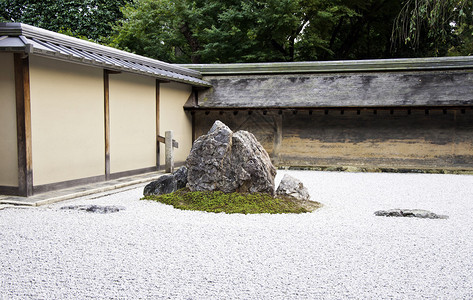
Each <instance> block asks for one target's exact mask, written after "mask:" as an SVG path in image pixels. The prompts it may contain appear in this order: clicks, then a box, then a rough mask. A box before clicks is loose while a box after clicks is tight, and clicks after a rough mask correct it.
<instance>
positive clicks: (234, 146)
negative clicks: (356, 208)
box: [143, 121, 320, 208]
mask: <svg viewBox="0 0 473 300" xmlns="http://www.w3.org/2000/svg"><path fill="white" fill-rule="evenodd" d="M275 176H276V168H275V167H274V166H273V164H272V163H271V159H270V157H269V155H268V153H267V152H266V150H265V149H264V148H263V147H262V146H261V144H260V143H259V142H258V141H257V140H256V138H255V137H254V135H253V134H251V133H249V132H247V131H243V130H240V131H237V132H233V131H232V130H230V128H229V127H228V126H226V125H225V124H223V123H222V122H220V121H216V122H215V123H214V124H213V126H212V128H211V129H210V130H209V132H208V133H207V134H206V135H203V136H201V137H199V138H198V139H197V140H196V141H195V142H194V144H193V146H192V149H191V152H190V154H189V156H188V157H187V159H186V162H185V166H183V167H181V168H179V169H178V170H177V171H176V172H174V173H172V174H166V175H163V176H161V177H160V178H159V179H158V180H156V181H153V182H151V183H149V184H148V185H146V186H145V188H144V192H143V194H144V195H145V196H149V195H163V194H168V193H172V192H175V191H177V190H179V189H182V188H184V187H187V188H188V189H189V191H191V192H194V191H208V192H216V191H220V192H223V193H235V192H236V193H241V194H255V193H264V194H268V195H271V196H272V197H286V198H288V197H289V198H291V199H294V200H297V201H301V202H313V201H310V196H309V192H308V190H307V188H305V187H304V185H303V184H302V182H300V181H299V180H298V179H296V178H294V177H291V176H289V175H287V174H286V175H285V176H284V178H283V179H282V180H281V183H280V184H279V187H278V188H277V189H275V183H274V178H275ZM313 203H316V204H318V205H316V207H320V204H319V203H317V202H313ZM305 204H307V203H305ZM305 206H307V205H305ZM309 206H310V205H309ZM314 208H315V206H314Z"/></svg>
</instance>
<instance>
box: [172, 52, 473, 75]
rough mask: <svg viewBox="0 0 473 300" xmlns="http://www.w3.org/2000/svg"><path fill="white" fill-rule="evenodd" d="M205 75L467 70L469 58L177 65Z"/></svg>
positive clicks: (471, 62)
mask: <svg viewBox="0 0 473 300" xmlns="http://www.w3.org/2000/svg"><path fill="white" fill-rule="evenodd" d="M180 66H181V67H185V68H190V69H193V70H196V71H199V72H201V73H202V74H203V75H204V76H205V75H251V74H296V73H339V72H340V73H341V72H375V71H409V70H416V71H417V70H446V69H471V68H473V56H456V57H428V58H398V59H371V60H339V61H310V62H276V63H236V64H181V65H180Z"/></svg>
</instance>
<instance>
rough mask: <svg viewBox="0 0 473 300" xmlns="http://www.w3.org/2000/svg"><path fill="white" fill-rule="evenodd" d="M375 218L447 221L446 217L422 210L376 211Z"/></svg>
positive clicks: (397, 209)
mask: <svg viewBox="0 0 473 300" xmlns="http://www.w3.org/2000/svg"><path fill="white" fill-rule="evenodd" d="M374 214H375V216H381V217H406V218H421V219H448V216H446V215H437V214H435V213H433V212H431V211H428V210H423V209H399V208H396V209H389V210H378V211H376V212H375V213H374Z"/></svg>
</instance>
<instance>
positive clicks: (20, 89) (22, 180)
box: [14, 53, 33, 197]
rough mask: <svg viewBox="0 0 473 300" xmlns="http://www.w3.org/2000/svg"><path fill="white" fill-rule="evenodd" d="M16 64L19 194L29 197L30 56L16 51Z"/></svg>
mask: <svg viewBox="0 0 473 300" xmlns="http://www.w3.org/2000/svg"><path fill="white" fill-rule="evenodd" d="M14 64H15V95H16V129H17V145H18V146H17V148H18V194H19V195H20V196H25V197H28V196H31V195H33V160H32V157H33V156H32V146H31V103H30V70H29V58H28V56H26V55H24V54H22V53H15V54H14Z"/></svg>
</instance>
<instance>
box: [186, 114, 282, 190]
mask: <svg viewBox="0 0 473 300" xmlns="http://www.w3.org/2000/svg"><path fill="white" fill-rule="evenodd" d="M186 166H187V170H188V175H187V180H188V182H187V187H188V188H189V189H190V190H191V191H222V192H225V193H231V192H240V193H268V194H271V195H273V194H274V177H275V176H276V168H275V167H274V166H273V164H272V163H271V159H270V158H269V155H268V153H267V152H266V150H264V148H263V146H261V144H260V143H259V142H258V141H257V140H256V138H255V137H254V135H253V134H251V133H249V132H247V131H243V130H241V131H237V132H235V133H233V132H232V131H231V130H230V128H228V127H227V126H226V125H225V124H223V123H222V122H220V121H216V122H215V123H214V124H213V126H212V128H211V129H210V130H209V132H208V133H207V134H206V135H203V136H201V137H199V138H198V139H197V140H196V141H195V142H194V144H193V145H192V149H191V152H190V154H189V156H188V157H187V160H186Z"/></svg>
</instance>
